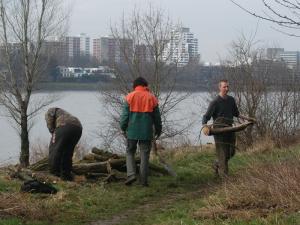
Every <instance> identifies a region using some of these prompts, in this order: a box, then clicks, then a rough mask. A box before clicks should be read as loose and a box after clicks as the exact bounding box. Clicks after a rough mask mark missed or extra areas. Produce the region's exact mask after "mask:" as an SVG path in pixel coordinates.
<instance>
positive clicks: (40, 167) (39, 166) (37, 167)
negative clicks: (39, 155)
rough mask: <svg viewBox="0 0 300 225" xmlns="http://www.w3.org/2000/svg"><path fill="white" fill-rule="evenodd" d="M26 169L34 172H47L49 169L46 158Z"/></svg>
mask: <svg viewBox="0 0 300 225" xmlns="http://www.w3.org/2000/svg"><path fill="white" fill-rule="evenodd" d="M28 169H30V170H34V171H47V170H48V169H49V165H48V157H46V158H43V159H41V160H40V161H37V162H36V163H34V164H32V165H30V166H29V167H28Z"/></svg>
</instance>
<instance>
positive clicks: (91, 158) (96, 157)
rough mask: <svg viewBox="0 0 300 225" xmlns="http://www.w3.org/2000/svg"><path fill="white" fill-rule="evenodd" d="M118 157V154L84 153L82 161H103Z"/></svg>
mask: <svg viewBox="0 0 300 225" xmlns="http://www.w3.org/2000/svg"><path fill="white" fill-rule="evenodd" d="M119 158H120V157H119V156H118V155H113V156H108V155H100V154H94V153H90V154H88V155H85V156H84V157H83V159H82V160H83V161H97V162H105V161H107V160H109V159H119Z"/></svg>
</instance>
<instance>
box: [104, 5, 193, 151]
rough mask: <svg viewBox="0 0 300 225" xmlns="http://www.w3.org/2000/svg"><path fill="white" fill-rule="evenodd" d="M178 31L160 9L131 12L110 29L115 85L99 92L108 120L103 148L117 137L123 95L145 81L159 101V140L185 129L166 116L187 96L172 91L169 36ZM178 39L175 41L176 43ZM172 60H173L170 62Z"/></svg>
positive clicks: (174, 65)
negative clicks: (138, 82) (114, 54)
mask: <svg viewBox="0 0 300 225" xmlns="http://www.w3.org/2000/svg"><path fill="white" fill-rule="evenodd" d="M177 29H180V26H179V25H174V24H173V23H172V22H171V20H170V19H169V18H168V17H166V16H165V15H164V11H163V10H161V9H157V8H153V7H152V6H149V7H148V9H147V11H146V12H141V11H139V10H138V9H135V10H134V11H133V13H132V15H131V17H130V18H129V19H127V18H125V16H123V18H122V19H121V22H120V24H116V25H114V26H112V27H111V34H112V36H111V41H113V42H114V45H115V51H116V52H117V54H116V55H117V57H115V58H113V59H110V60H109V64H110V65H111V66H113V68H114V69H115V75H116V79H115V80H116V81H115V88H114V89H113V90H112V91H103V90H101V100H102V101H104V102H105V104H106V106H107V107H106V110H107V112H108V115H109V117H110V119H111V122H110V123H109V124H108V125H107V128H106V129H105V131H104V132H103V133H102V135H101V137H102V138H103V139H104V140H106V141H105V143H106V144H107V147H108V146H110V145H111V143H113V140H116V138H117V137H120V129H119V125H118V122H119V119H120V112H121V107H122V105H123V102H124V95H126V94H127V93H128V92H130V91H131V90H132V81H133V80H134V79H135V78H137V77H139V76H142V77H145V78H146V79H147V80H148V82H149V84H150V89H151V91H152V92H153V93H154V95H155V96H156V97H157V98H158V99H159V103H160V110H161V115H162V122H163V135H162V137H163V138H166V137H173V136H175V135H178V134H182V133H183V132H184V130H185V129H186V128H187V127H188V125H187V126H186V127H181V126H179V125H178V123H177V122H178V121H176V120H174V118H173V119H171V117H170V113H171V112H174V110H176V107H177V105H178V104H179V103H180V102H181V101H183V100H184V99H186V97H187V96H188V94H187V93H179V92H176V91H175V87H176V82H177V75H178V73H179V72H180V69H181V68H179V67H178V59H179V58H180V56H179V55H180V52H179V53H178V55H177V56H178V57H175V56H176V55H175V54H177V53H173V52H171V51H170V41H171V38H172V32H174V31H176V30H177ZM180 38H181V37H178V40H179V41H180ZM171 57H173V58H171Z"/></svg>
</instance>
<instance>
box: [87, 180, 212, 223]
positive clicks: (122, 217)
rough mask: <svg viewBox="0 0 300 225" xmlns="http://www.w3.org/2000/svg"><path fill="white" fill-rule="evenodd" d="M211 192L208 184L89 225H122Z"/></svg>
mask: <svg viewBox="0 0 300 225" xmlns="http://www.w3.org/2000/svg"><path fill="white" fill-rule="evenodd" d="M215 185H217V184H214V188H215V187H216V186H215ZM211 190H212V185H211V184H206V185H202V186H201V187H199V189H198V190H196V191H190V192H186V193H179V194H176V193H172V194H168V195H165V196H164V197H162V198H160V199H155V200H151V201H148V202H147V203H145V204H143V205H139V206H137V207H136V208H135V209H128V210H125V211H123V212H121V213H119V214H118V215H114V216H113V217H112V218H110V219H107V220H98V221H94V222H92V223H89V224H88V225H118V224H120V223H123V222H126V221H127V220H130V219H131V218H134V217H135V216H136V215H141V214H143V213H145V212H147V214H151V212H153V211H154V210H155V209H158V208H160V209H164V208H167V207H168V206H170V205H172V203H174V202H177V201H183V200H188V199H192V198H196V197H197V198H199V197H203V196H205V195H207V194H208V193H209V192H210V191H211Z"/></svg>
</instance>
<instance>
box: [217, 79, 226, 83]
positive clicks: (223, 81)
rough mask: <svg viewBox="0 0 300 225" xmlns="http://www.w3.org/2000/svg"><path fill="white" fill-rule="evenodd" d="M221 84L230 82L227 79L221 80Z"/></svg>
mask: <svg viewBox="0 0 300 225" xmlns="http://www.w3.org/2000/svg"><path fill="white" fill-rule="evenodd" d="M221 83H228V80H226V79H221V80H219V84H221Z"/></svg>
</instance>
